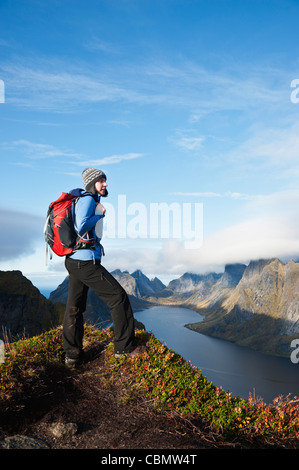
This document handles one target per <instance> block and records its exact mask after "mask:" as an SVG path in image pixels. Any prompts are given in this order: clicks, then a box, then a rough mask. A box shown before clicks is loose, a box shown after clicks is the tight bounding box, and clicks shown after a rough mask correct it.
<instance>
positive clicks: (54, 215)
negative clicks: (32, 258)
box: [44, 189, 95, 256]
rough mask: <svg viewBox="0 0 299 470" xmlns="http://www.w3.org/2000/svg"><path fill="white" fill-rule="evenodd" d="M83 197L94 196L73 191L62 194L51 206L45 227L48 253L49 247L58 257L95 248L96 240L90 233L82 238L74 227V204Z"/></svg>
mask: <svg viewBox="0 0 299 470" xmlns="http://www.w3.org/2000/svg"><path fill="white" fill-rule="evenodd" d="M83 196H92V194H90V193H83V194H82V193H81V190H80V189H73V190H72V191H70V192H69V193H62V194H61V196H60V197H59V198H58V199H56V201H53V202H51V204H50V205H49V208H48V212H47V220H46V223H45V227H44V234H45V240H46V243H47V251H48V246H49V247H50V248H51V250H52V251H53V252H54V253H55V254H56V255H58V256H65V255H69V254H71V253H73V251H76V250H78V249H80V248H91V247H92V246H94V244H95V239H94V238H92V237H91V236H90V235H89V234H88V233H87V234H84V235H83V237H80V235H78V233H77V232H76V231H75V227H74V220H73V211H74V204H75V203H76V201H77V200H78V198H79V197H83Z"/></svg>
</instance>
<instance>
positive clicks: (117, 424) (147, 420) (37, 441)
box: [0, 350, 240, 449]
mask: <svg viewBox="0 0 299 470" xmlns="http://www.w3.org/2000/svg"><path fill="white" fill-rule="evenodd" d="M110 367H111V366H110ZM108 372H109V371H108V370H107V364H105V361H104V354H103V353H102V351H100V350H97V351H96V353H95V357H94V359H93V360H91V361H90V362H87V363H85V364H83V365H81V366H80V367H79V368H78V369H75V370H69V371H67V372H66V371H65V368H64V367H62V368H61V371H60V373H61V377H59V375H57V369H55V371H54V370H53V371H51V369H49V370H47V380H46V381H45V379H43V381H41V383H40V385H39V387H38V389H33V390H30V391H28V394H26V397H24V396H22V397H20V398H19V399H18V400H17V401H15V402H14V404H13V406H12V404H10V407H9V409H7V410H3V412H2V414H1V417H0V448H1V447H2V448H40V447H41V448H50V449H217V448H238V447H240V446H239V445H238V444H237V443H224V442H221V439H218V438H216V437H215V436H214V435H213V434H210V433H208V432H206V431H205V432H204V431H201V429H200V426H198V425H197V423H194V422H193V423H192V422H191V421H189V420H187V419H184V418H182V417H180V416H177V415H175V414H173V413H165V412H161V411H158V410H157V409H156V408H155V407H154V406H153V403H151V402H147V401H145V400H144V399H142V398H140V397H136V399H134V398H132V396H131V395H130V397H129V398H128V395H127V393H126V391H125V388H124V387H121V386H120V385H119V383H115V382H109V375H108V376H107V374H108ZM107 377H108V378H107ZM120 380H121V377H120ZM16 436H17V437H16Z"/></svg>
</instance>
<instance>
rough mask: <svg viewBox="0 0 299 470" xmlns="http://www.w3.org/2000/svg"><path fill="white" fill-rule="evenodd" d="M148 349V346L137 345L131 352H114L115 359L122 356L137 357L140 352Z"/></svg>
mask: <svg viewBox="0 0 299 470" xmlns="http://www.w3.org/2000/svg"><path fill="white" fill-rule="evenodd" d="M145 351H146V346H137V347H136V348H135V349H133V351H130V352H128V353H127V352H123V353H120V352H117V353H115V354H114V357H115V359H121V358H122V357H136V356H138V355H139V354H143V353H144V352H145Z"/></svg>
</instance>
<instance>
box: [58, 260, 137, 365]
mask: <svg viewBox="0 0 299 470" xmlns="http://www.w3.org/2000/svg"><path fill="white" fill-rule="evenodd" d="M65 267H66V269H67V270H68V272H69V288H68V299H67V305H66V310H65V315H64V320H63V348H64V351H65V353H66V354H67V355H68V356H69V357H70V358H73V359H77V358H78V357H79V355H80V353H81V352H82V349H83V345H82V342H83V335H84V326H83V325H84V321H83V313H84V311H85V309H86V301H87V293H88V289H89V288H91V289H93V290H94V291H95V293H96V294H97V295H98V296H99V297H100V298H101V299H102V300H103V301H104V302H105V303H106V304H107V305H108V307H109V308H110V313H111V317H112V322H113V326H114V336H115V339H114V351H115V353H124V352H130V351H132V350H133V349H134V348H135V347H136V345H135V332H134V317H133V312H132V308H131V304H130V301H129V298H128V295H127V293H126V292H125V290H124V289H123V288H122V286H121V285H120V284H119V283H118V281H117V280H116V279H115V278H114V277H113V276H112V275H111V274H110V273H109V272H108V271H107V270H106V269H105V268H104V267H103V266H102V265H101V264H100V262H97V261H96V262H94V261H92V260H90V261H80V260H75V259H71V258H66V260H65Z"/></svg>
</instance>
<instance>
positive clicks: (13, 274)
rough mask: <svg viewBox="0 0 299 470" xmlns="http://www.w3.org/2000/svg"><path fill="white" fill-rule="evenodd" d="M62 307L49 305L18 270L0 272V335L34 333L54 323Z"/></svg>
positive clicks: (14, 337)
mask: <svg viewBox="0 0 299 470" xmlns="http://www.w3.org/2000/svg"><path fill="white" fill-rule="evenodd" d="M62 314H63V306H62V305H61V304H59V303H58V304H56V305H53V304H52V302H50V301H49V300H47V299H46V298H45V297H44V296H43V295H42V294H41V293H40V292H39V290H38V289H37V288H36V287H34V286H33V284H32V283H31V282H30V281H29V280H28V279H27V278H26V277H24V276H23V275H22V273H21V271H0V338H2V339H3V337H4V336H8V339H9V340H10V341H12V340H16V339H18V338H21V337H23V336H24V335H25V336H26V337H29V336H34V335H37V334H40V333H42V332H43V331H46V330H48V329H49V328H52V327H54V326H57V325H58V324H59V323H60V322H61V319H62Z"/></svg>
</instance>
